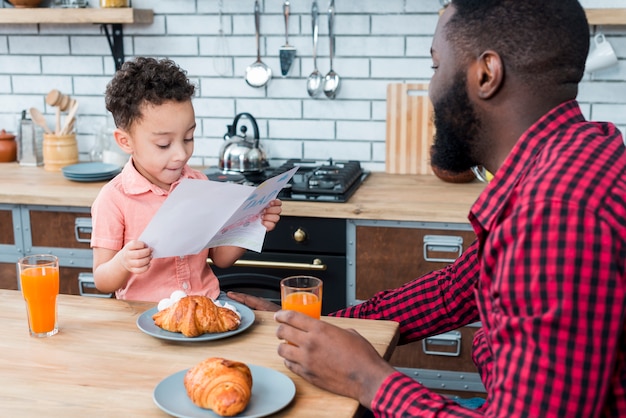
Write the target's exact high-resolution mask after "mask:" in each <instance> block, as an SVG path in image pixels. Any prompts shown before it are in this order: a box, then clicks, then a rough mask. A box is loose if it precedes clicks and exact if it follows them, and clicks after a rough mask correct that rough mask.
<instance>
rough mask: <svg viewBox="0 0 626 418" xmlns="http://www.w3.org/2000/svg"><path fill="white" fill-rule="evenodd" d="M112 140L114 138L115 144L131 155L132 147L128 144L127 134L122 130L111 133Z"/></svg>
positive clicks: (128, 137)
mask: <svg viewBox="0 0 626 418" xmlns="http://www.w3.org/2000/svg"><path fill="white" fill-rule="evenodd" d="M113 138H115V142H117V145H118V146H119V147H120V148H121V149H122V151H124V152H125V153H127V154H132V152H133V147H132V144H131V142H130V136H129V135H128V133H127V132H126V131H124V130H122V129H119V128H118V129H115V130H114V131H113Z"/></svg>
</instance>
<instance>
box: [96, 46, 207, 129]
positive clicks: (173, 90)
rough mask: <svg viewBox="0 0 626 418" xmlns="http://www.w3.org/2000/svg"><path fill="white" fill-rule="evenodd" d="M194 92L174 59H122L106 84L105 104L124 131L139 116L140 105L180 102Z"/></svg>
mask: <svg viewBox="0 0 626 418" xmlns="http://www.w3.org/2000/svg"><path fill="white" fill-rule="evenodd" d="M194 91H195V87H194V85H193V84H191V82H190V81H189V79H188V78H187V73H186V71H184V70H182V69H181V68H180V67H179V66H178V65H177V64H176V63H175V62H174V61H172V60H169V59H161V60H157V59H154V58H147V57H138V58H135V59H134V60H132V61H127V62H125V63H124V64H123V65H122V68H121V69H120V70H118V71H117V72H116V73H115V75H114V76H113V79H112V80H111V81H110V82H109V84H107V88H106V94H105V104H106V108H107V110H108V111H109V112H111V114H112V115H113V120H114V121H115V126H117V127H118V128H120V129H124V130H128V129H129V128H130V127H131V125H132V124H133V123H134V122H136V121H137V120H140V119H141V117H142V115H141V106H142V105H144V104H146V103H149V104H152V105H160V104H162V103H163V102H165V101H171V100H173V101H176V102H184V101H186V100H191V98H192V97H193V95H194Z"/></svg>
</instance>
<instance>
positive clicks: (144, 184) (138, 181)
mask: <svg viewBox="0 0 626 418" xmlns="http://www.w3.org/2000/svg"><path fill="white" fill-rule="evenodd" d="M121 175H122V186H123V187H124V192H125V193H127V194H129V195H139V194H142V193H148V192H152V193H154V194H156V195H159V196H164V195H168V194H169V193H170V192H171V191H172V190H174V188H175V187H176V186H177V185H178V183H180V182H181V180H182V179H185V178H193V176H192V175H191V169H190V168H189V166H188V165H186V164H185V166H184V167H183V171H182V173H181V175H180V178H179V179H178V180H176V181H175V182H174V183H172V186H171V187H170V189H169V190H164V189H162V188H160V187H159V186H157V185H155V184H153V183H152V182H150V181H149V180H148V179H147V178H145V177H144V176H143V175H141V173H139V171H137V169H136V168H135V165H134V164H133V157H132V156H131V157H130V158H129V159H128V162H127V163H126V165H125V166H124V168H123V169H122V174H121Z"/></svg>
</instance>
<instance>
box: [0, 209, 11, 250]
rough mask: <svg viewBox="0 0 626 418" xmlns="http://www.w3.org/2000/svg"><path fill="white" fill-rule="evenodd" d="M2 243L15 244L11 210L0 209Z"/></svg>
mask: <svg viewBox="0 0 626 418" xmlns="http://www.w3.org/2000/svg"><path fill="white" fill-rule="evenodd" d="M0 244H7V245H15V234H14V233H13V212H12V211H11V210H5V209H0Z"/></svg>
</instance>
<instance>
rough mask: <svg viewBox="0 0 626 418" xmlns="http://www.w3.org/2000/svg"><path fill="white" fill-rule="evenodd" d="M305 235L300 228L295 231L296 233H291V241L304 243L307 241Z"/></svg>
mask: <svg viewBox="0 0 626 418" xmlns="http://www.w3.org/2000/svg"><path fill="white" fill-rule="evenodd" d="M307 238H308V237H307V235H306V232H304V229H302V228H298V229H296V232H294V233H293V239H294V240H295V241H296V242H304V241H306V240H307Z"/></svg>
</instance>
